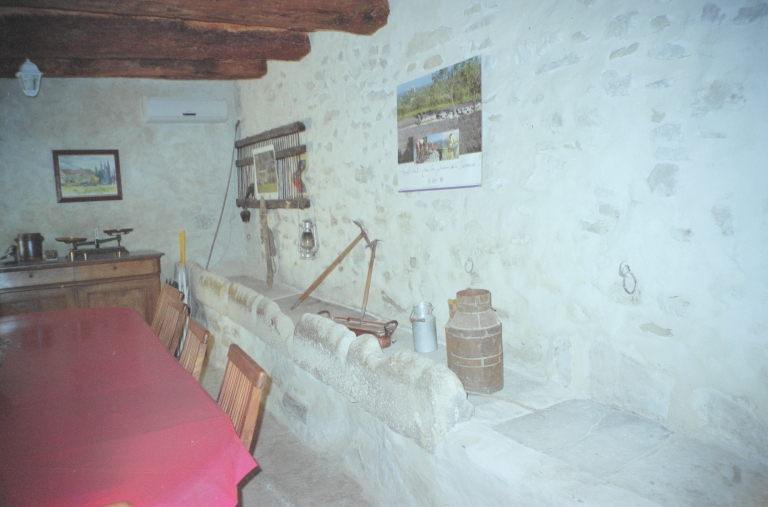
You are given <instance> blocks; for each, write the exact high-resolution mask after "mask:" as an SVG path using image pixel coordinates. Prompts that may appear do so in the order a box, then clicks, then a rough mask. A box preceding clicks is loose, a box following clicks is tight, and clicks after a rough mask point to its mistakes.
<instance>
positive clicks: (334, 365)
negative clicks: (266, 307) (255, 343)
mask: <svg viewBox="0 0 768 507" xmlns="http://www.w3.org/2000/svg"><path fill="white" fill-rule="evenodd" d="M292 352H293V354H294V360H295V361H296V362H297V364H298V365H299V366H301V367H302V368H303V369H305V370H307V371H309V372H310V373H312V374H313V375H314V376H315V377H316V378H318V379H319V380H321V381H323V382H325V383H326V384H328V385H330V386H331V387H333V388H334V389H336V390H337V391H339V392H341V393H342V394H344V395H345V396H346V397H347V398H349V399H350V401H353V402H356V403H357V404H358V406H360V407H361V408H362V409H363V410H365V411H366V412H368V413H370V414H372V415H374V416H376V417H377V418H378V419H380V420H381V421H383V422H384V423H386V424H387V426H389V427H390V428H391V429H392V430H394V431H396V432H398V433H400V434H402V435H405V436H406V437H409V438H412V439H413V440H415V441H416V442H417V443H418V444H419V445H420V446H421V447H423V448H424V449H427V450H429V451H432V450H434V449H435V447H436V446H437V444H438V443H439V442H441V441H442V440H443V438H444V437H445V434H446V433H447V432H448V431H449V430H450V429H451V428H453V427H454V426H455V425H456V424H457V423H459V422H462V421H466V420H468V419H469V416H470V415H471V413H472V406H471V404H470V403H469V402H468V401H467V399H466V392H465V391H464V388H463V386H462V385H461V382H460V381H459V379H458V378H457V377H456V375H455V374H454V373H453V372H451V371H450V370H449V369H448V368H447V367H446V366H445V365H442V364H437V363H435V362H434V361H432V360H431V359H429V358H426V357H424V356H421V355H419V354H416V353H415V352H413V351H412V350H409V349H406V350H401V351H400V352H398V353H396V354H395V355H393V356H391V357H389V358H385V357H384V354H383V353H382V351H381V348H380V347H379V344H378V342H377V341H376V339H375V338H374V337H373V336H370V335H362V336H358V337H355V336H354V333H352V332H351V331H349V330H348V329H347V328H346V327H344V326H342V325H340V324H337V323H334V322H333V321H330V320H328V319H325V318H323V317H320V316H317V315H310V314H307V315H304V316H303V317H302V318H301V319H300V320H299V322H298V324H297V325H296V334H295V336H294V340H293V348H292Z"/></svg>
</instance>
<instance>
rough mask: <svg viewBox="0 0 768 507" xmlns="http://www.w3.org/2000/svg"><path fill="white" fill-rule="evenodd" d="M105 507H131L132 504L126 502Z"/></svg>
mask: <svg viewBox="0 0 768 507" xmlns="http://www.w3.org/2000/svg"><path fill="white" fill-rule="evenodd" d="M105 507H133V504H132V503H128V502H117V503H111V504H109V505H106V506H105Z"/></svg>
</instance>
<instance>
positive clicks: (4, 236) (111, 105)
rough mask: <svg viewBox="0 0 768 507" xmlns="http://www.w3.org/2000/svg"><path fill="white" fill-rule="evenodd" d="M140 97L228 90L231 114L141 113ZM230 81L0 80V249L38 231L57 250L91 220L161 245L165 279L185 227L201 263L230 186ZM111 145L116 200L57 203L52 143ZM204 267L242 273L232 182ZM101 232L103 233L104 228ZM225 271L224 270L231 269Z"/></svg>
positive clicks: (61, 146) (141, 243)
mask: <svg viewBox="0 0 768 507" xmlns="http://www.w3.org/2000/svg"><path fill="white" fill-rule="evenodd" d="M145 97H178V98H198V99H224V100H227V102H228V105H229V120H228V121H227V122H226V123H211V124H186V125H180V124H160V123H152V124H148V123H146V122H145V119H144V115H143V111H142V100H143V98H145ZM234 97H235V94H234V84H233V83H232V82H212V81H211V82H206V81H201V82H183V81H152V80H145V79H50V78H47V77H45V75H44V76H43V81H42V84H41V87H40V94H39V95H38V96H37V97H34V98H29V97H27V96H25V95H24V94H23V93H22V91H21V88H20V86H19V83H18V81H17V80H16V79H0V248H2V251H4V250H5V249H6V248H7V247H8V246H10V245H11V243H12V242H13V239H14V238H15V237H16V235H17V234H18V233H20V232H40V233H42V234H43V236H44V237H45V242H44V248H45V249H57V250H58V251H59V254H60V255H64V254H65V253H66V252H67V250H68V249H67V245H65V244H63V243H58V242H56V241H55V238H56V237H60V236H83V237H87V238H88V239H89V240H92V239H93V229H94V228H96V227H98V228H99V229H100V230H104V229H110V228H116V227H133V228H134V232H132V233H130V234H129V235H127V236H126V237H125V240H124V242H123V245H124V246H125V247H126V248H128V250H129V251H130V250H140V249H155V250H160V251H162V252H165V254H166V255H165V257H163V259H162V269H163V279H165V278H171V277H172V276H173V262H174V261H178V260H179V232H180V231H182V230H186V239H187V259H189V261H190V262H193V261H196V262H200V263H201V264H203V265H205V263H206V261H207V259H208V253H209V251H210V247H211V242H212V240H213V235H214V231H215V229H216V223H217V221H218V219H219V213H220V211H221V205H222V201H223V200H224V196H225V190H226V187H227V175H228V172H229V170H230V161H231V158H232V147H233V142H234V139H235V122H236V121H237V104H236V103H235V100H234ZM77 149H86V150H90V149H117V150H118V151H119V157H120V173H121V179H122V187H123V200H122V201H103V202H85V203H66V204H58V203H57V202H56V186H55V182H54V174H53V156H52V153H51V152H52V150H77ZM235 188H236V184H235V183H234V179H233V186H232V187H231V188H230V199H229V202H228V205H227V208H226V212H225V215H224V220H223V222H222V227H221V231H220V232H219V238H218V240H217V246H216V249H215V250H214V252H213V256H212V258H211V265H210V268H211V269H212V270H213V271H215V272H225V271H226V272H227V273H229V274H242V273H244V272H247V269H248V266H249V263H248V262H247V259H246V258H245V257H244V256H243V255H242V250H243V246H242V245H243V243H244V242H245V241H246V239H245V238H244V234H243V233H242V223H241V221H240V218H239V214H238V210H237V209H236V208H235V205H234V193H233V191H234V189H235ZM101 238H102V239H105V238H107V236H106V235H105V234H103V233H102V234H101ZM227 270H229V271H227Z"/></svg>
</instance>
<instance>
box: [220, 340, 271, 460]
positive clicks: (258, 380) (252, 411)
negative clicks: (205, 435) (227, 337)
mask: <svg viewBox="0 0 768 507" xmlns="http://www.w3.org/2000/svg"><path fill="white" fill-rule="evenodd" d="M266 380H267V372H265V371H264V370H263V369H262V368H261V366H259V365H258V364H256V361H254V360H253V359H251V358H250V357H249V356H248V354H246V353H245V352H243V349H241V348H240V347H238V346H237V345H235V344H234V343H233V344H232V345H230V346H229V354H228V355H227V368H226V370H224V379H223V380H222V381H221V390H220V391H219V397H218V399H217V402H218V404H219V406H220V407H221V409H222V410H224V412H226V413H227V414H228V415H229V418H230V419H231V420H232V424H233V425H234V426H235V431H236V432H237V434H238V436H239V437H240V440H241V441H242V442H243V445H244V446H245V448H246V449H248V452H250V450H251V440H253V433H254V431H255V429H256V420H257V419H258V417H259V404H260V403H261V390H262V389H263V388H264V384H265V383H266Z"/></svg>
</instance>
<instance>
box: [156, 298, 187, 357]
mask: <svg viewBox="0 0 768 507" xmlns="http://www.w3.org/2000/svg"><path fill="white" fill-rule="evenodd" d="M187 308H188V307H187V305H185V304H184V303H182V302H181V301H180V300H178V299H170V298H169V299H168V300H167V301H166V304H165V306H164V307H163V308H162V309H161V310H160V315H159V320H158V326H157V331H155V329H154V328H153V329H152V330H153V331H155V334H156V335H157V337H158V338H160V341H161V342H163V345H165V347H166V348H167V349H168V350H169V351H170V352H171V354H173V355H174V356H175V355H176V349H178V348H179V341H181V335H182V334H183V333H184V324H185V323H186V319H187Z"/></svg>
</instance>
